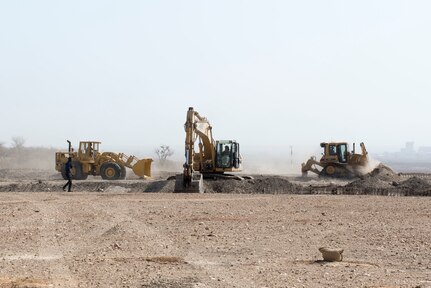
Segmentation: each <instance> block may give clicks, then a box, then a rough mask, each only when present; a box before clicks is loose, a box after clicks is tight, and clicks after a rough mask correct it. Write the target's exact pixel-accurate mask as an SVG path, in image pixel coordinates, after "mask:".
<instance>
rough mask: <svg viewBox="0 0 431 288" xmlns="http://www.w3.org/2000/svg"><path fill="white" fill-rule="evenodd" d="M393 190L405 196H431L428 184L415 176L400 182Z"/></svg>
mask: <svg viewBox="0 0 431 288" xmlns="http://www.w3.org/2000/svg"><path fill="white" fill-rule="evenodd" d="M395 189H396V190H397V191H398V193H399V194H403V195H405V196H431V185H430V183H429V182H428V181H426V180H424V179H421V178H419V177H415V176H414V177H412V178H409V179H407V180H405V181H403V182H401V183H400V184H399V185H397V186H396V188H395Z"/></svg>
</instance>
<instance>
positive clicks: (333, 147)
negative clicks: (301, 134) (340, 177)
mask: <svg viewBox="0 0 431 288" xmlns="http://www.w3.org/2000/svg"><path fill="white" fill-rule="evenodd" d="M320 147H322V148H323V153H322V155H323V157H322V160H321V161H322V162H334V161H335V162H339V163H347V161H348V158H347V156H348V147H347V143H345V142H340V143H320Z"/></svg>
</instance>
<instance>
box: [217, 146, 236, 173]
mask: <svg viewBox="0 0 431 288" xmlns="http://www.w3.org/2000/svg"><path fill="white" fill-rule="evenodd" d="M240 165H241V157H240V153H239V143H237V142H235V141H231V140H220V141H216V167H217V168H236V169H238V168H240Z"/></svg>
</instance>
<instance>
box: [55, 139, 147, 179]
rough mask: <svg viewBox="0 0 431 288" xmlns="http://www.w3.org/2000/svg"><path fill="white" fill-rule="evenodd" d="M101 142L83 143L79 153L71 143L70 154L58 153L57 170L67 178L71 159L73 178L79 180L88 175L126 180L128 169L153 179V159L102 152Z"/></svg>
mask: <svg viewBox="0 0 431 288" xmlns="http://www.w3.org/2000/svg"><path fill="white" fill-rule="evenodd" d="M100 144H101V142H98V141H81V142H80V143H79V148H78V151H74V150H73V149H72V148H71V146H70V142H69V151H68V152H56V155H55V169H56V170H57V171H59V172H61V173H62V175H63V177H64V178H65V171H64V167H65V164H66V162H67V160H68V158H69V157H70V158H71V159H72V166H73V169H72V176H73V177H74V178H75V179H78V180H84V179H87V177H88V175H93V176H98V175H100V176H102V178H103V179H107V180H119V179H125V178H126V168H130V169H132V171H133V172H134V173H135V174H136V175H137V176H139V177H141V178H146V177H151V163H152V162H153V160H152V159H151V158H146V159H138V158H137V157H135V156H133V155H132V156H128V155H126V154H124V153H114V152H103V153H102V152H100V151H99V147H100Z"/></svg>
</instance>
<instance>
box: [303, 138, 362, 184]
mask: <svg viewBox="0 0 431 288" xmlns="http://www.w3.org/2000/svg"><path fill="white" fill-rule="evenodd" d="M360 146H361V154H356V153H355V143H353V151H352V152H349V147H348V144H347V143H346V142H330V143H326V142H324V143H320V147H322V148H323V153H322V158H320V160H319V161H317V160H316V157H315V156H312V157H311V158H310V159H308V161H307V162H306V163H302V169H301V170H302V176H307V174H308V171H311V172H313V173H316V174H317V175H319V176H324V177H325V176H326V177H334V178H352V177H358V176H362V175H364V174H366V173H367V171H366V167H367V166H368V152H367V149H365V144H364V143H361V144H360ZM318 167H320V170H319V168H318Z"/></svg>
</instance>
